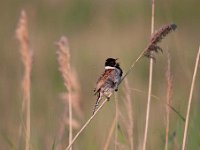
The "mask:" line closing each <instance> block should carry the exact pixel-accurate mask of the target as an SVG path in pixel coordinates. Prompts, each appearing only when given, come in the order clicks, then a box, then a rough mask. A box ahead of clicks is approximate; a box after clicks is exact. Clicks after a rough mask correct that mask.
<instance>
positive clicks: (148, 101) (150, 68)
mask: <svg viewBox="0 0 200 150" xmlns="http://www.w3.org/2000/svg"><path fill="white" fill-rule="evenodd" d="M154 12H155V0H152V17H151V34H153V32H154ZM151 53H153V51H152V52H151ZM152 77H153V58H150V64H149V88H148V99H147V110H146V122H145V131H144V140H143V148H142V149H143V150H146V143H147V133H148V127H149V114H150V104H151V91H152Z"/></svg>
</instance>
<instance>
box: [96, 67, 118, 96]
mask: <svg viewBox="0 0 200 150" xmlns="http://www.w3.org/2000/svg"><path fill="white" fill-rule="evenodd" d="M114 71H115V70H113V69H108V70H105V72H104V73H103V74H102V75H101V77H100V78H99V79H98V80H97V84H96V88H95V91H94V92H95V93H94V94H97V93H98V92H99V90H100V89H101V87H102V86H103V85H104V84H105V83H106V80H108V78H109V76H110V75H111V74H113V73H114Z"/></svg>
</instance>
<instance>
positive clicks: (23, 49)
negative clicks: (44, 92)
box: [16, 10, 33, 150]
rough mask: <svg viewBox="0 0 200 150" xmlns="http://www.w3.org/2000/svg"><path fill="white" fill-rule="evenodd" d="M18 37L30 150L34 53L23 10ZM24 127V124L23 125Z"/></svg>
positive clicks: (23, 108)
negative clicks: (22, 68) (22, 66)
mask: <svg viewBox="0 0 200 150" xmlns="http://www.w3.org/2000/svg"><path fill="white" fill-rule="evenodd" d="M16 36H17V39H18V41H19V45H20V53H21V59H22V62H23V65H24V76H23V80H22V97H23V101H22V112H23V113H24V115H25V116H26V123H25V149H26V150H29V149H30V136H31V114H30V107H31V106H30V101H31V97H30V95H31V71H32V61H33V60H32V56H33V51H32V50H31V48H30V42H29V34H28V20H27V16H26V12H25V11H24V10H23V11H22V12H21V16H20V18H19V23H18V27H17V29H16ZM22 126H23V124H22Z"/></svg>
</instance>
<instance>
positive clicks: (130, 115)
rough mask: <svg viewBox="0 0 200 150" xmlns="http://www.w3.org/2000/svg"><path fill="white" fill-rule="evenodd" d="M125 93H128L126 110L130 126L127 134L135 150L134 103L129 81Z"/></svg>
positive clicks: (126, 81)
mask: <svg viewBox="0 0 200 150" xmlns="http://www.w3.org/2000/svg"><path fill="white" fill-rule="evenodd" d="M124 82H125V84H124V86H125V91H126V97H125V99H126V102H125V104H126V110H127V116H128V124H127V133H128V139H129V143H130V150H133V108H132V101H131V93H130V86H129V83H128V79H125V81H124Z"/></svg>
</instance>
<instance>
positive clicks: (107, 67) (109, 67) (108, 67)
mask: <svg viewBox="0 0 200 150" xmlns="http://www.w3.org/2000/svg"><path fill="white" fill-rule="evenodd" d="M105 69H106V70H108V69H115V67H111V66H105Z"/></svg>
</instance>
